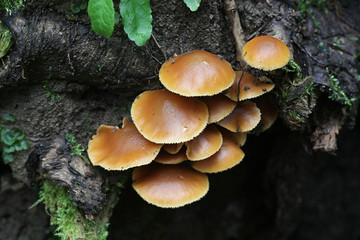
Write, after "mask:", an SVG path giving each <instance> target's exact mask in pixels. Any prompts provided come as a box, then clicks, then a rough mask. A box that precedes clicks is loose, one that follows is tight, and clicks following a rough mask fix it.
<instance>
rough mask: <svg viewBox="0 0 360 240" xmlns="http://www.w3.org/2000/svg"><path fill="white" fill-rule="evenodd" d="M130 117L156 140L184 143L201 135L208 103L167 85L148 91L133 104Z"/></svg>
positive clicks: (153, 140) (207, 113) (146, 134)
mask: <svg viewBox="0 0 360 240" xmlns="http://www.w3.org/2000/svg"><path fill="white" fill-rule="evenodd" d="M131 117H132V119H133V121H134V123H135V126H136V127H137V129H138V130H139V132H140V133H141V134H142V135H143V136H144V137H145V138H146V139H148V140H149V141H152V142H155V143H181V142H186V141H189V140H191V139H193V138H194V137H196V136H197V135H199V134H200V133H201V132H202V131H203V130H204V128H205V127H206V125H207V122H208V118H209V112H208V109H207V107H206V104H205V103H203V102H201V101H200V100H198V99H196V98H187V97H183V96H180V95H177V94H175V93H172V92H169V91H168V90H166V89H161V90H153V91H146V92H143V93H142V94H140V95H139V96H138V97H137V98H136V99H135V101H134V102H133V104H132V107H131Z"/></svg>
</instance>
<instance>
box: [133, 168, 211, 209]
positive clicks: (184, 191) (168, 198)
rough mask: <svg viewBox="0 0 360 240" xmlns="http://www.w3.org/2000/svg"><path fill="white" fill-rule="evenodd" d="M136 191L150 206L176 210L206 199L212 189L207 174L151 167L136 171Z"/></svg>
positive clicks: (191, 170) (182, 169)
mask: <svg viewBox="0 0 360 240" xmlns="http://www.w3.org/2000/svg"><path fill="white" fill-rule="evenodd" d="M132 179H133V188H134V189H135V191H136V192H137V193H138V194H139V195H140V196H141V197H142V198H143V199H144V200H145V201H147V202H148V203H150V204H153V205H156V206H158V207H162V208H176V207H181V206H184V205H186V204H189V203H192V202H194V201H197V200H199V199H200V198H202V197H203V196H204V195H205V194H206V193H207V192H208V190H209V180H208V177H207V175H206V174H204V173H200V172H197V171H196V170H194V169H191V168H189V167H185V166H181V165H162V164H151V165H147V166H141V167H138V168H135V169H134V171H133V175H132Z"/></svg>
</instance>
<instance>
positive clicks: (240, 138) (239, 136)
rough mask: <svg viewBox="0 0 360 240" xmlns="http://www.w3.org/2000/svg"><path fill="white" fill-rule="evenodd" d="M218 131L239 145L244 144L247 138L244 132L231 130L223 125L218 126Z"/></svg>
mask: <svg viewBox="0 0 360 240" xmlns="http://www.w3.org/2000/svg"><path fill="white" fill-rule="evenodd" d="M219 131H220V133H221V135H222V136H223V137H225V138H227V139H230V140H232V141H233V142H234V143H236V145H238V146H239V147H242V146H244V144H245V142H246V138H247V133H246V132H231V131H229V130H227V129H226V128H223V127H219Z"/></svg>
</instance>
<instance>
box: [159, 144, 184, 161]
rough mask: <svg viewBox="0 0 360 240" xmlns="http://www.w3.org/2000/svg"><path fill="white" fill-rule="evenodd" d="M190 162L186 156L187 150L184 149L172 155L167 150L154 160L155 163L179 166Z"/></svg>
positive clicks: (162, 151)
mask: <svg viewBox="0 0 360 240" xmlns="http://www.w3.org/2000/svg"><path fill="white" fill-rule="evenodd" d="M186 160H188V158H187V156H186V150H185V148H182V150H181V151H179V152H177V153H175V154H170V153H168V152H167V151H165V150H161V151H160V153H159V154H158V155H157V156H156V158H155V159H154V161H155V162H158V163H162V164H178V163H181V162H184V161H186Z"/></svg>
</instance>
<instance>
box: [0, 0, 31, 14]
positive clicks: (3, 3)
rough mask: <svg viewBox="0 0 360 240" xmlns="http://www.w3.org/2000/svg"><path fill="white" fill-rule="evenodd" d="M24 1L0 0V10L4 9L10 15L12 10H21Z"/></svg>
mask: <svg viewBox="0 0 360 240" xmlns="http://www.w3.org/2000/svg"><path fill="white" fill-rule="evenodd" d="M24 2H25V0H24V1H23V0H0V10H3V9H5V10H6V11H7V12H8V13H9V14H10V15H11V11H12V10H16V9H22V8H23V7H24Z"/></svg>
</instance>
